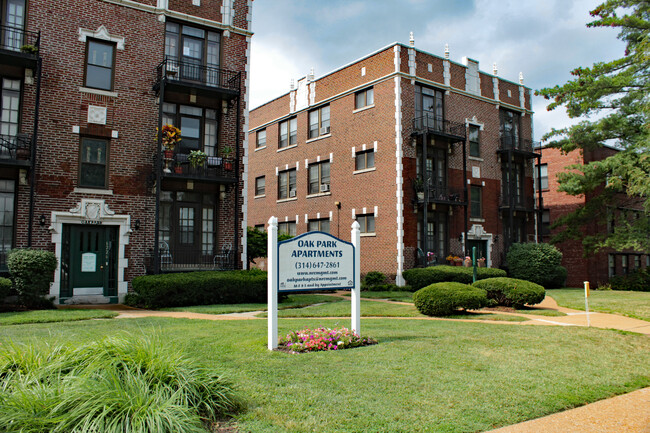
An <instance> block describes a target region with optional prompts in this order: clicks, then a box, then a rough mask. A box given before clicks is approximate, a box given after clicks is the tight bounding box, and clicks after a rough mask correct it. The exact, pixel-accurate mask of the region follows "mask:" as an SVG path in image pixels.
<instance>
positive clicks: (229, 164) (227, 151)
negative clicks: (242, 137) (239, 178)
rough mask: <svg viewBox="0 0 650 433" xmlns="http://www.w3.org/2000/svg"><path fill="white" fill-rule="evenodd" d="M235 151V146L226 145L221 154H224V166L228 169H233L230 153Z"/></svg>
mask: <svg viewBox="0 0 650 433" xmlns="http://www.w3.org/2000/svg"><path fill="white" fill-rule="evenodd" d="M233 151H234V150H233V148H232V147H230V146H224V147H223V148H222V149H221V154H222V155H223V168H225V169H226V170H228V171H230V170H232V160H231V159H230V155H232V153H233Z"/></svg>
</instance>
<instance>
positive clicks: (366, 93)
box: [354, 87, 375, 110]
mask: <svg viewBox="0 0 650 433" xmlns="http://www.w3.org/2000/svg"><path fill="white" fill-rule="evenodd" d="M374 93H375V92H374V90H373V88H372V87H371V88H369V89H365V90H362V91H360V92H357V93H355V94H354V109H355V110H358V109H359V108H363V107H368V106H370V105H374V103H375V95H374Z"/></svg>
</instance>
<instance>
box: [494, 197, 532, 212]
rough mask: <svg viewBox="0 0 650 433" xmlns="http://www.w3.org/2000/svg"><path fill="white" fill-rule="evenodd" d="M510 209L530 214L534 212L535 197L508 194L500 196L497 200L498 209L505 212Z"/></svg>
mask: <svg viewBox="0 0 650 433" xmlns="http://www.w3.org/2000/svg"><path fill="white" fill-rule="evenodd" d="M510 207H512V208H513V209H514V210H520V211H524V212H532V211H534V210H535V197H532V196H526V197H522V196H519V195H514V196H510V195H508V194H502V195H501V197H500V199H499V208H500V209H502V210H506V209H510Z"/></svg>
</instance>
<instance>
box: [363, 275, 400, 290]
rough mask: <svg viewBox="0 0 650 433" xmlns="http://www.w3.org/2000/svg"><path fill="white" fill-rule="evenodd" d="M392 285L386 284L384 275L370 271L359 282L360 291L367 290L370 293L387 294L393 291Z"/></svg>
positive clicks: (386, 279) (386, 280)
mask: <svg viewBox="0 0 650 433" xmlns="http://www.w3.org/2000/svg"><path fill="white" fill-rule="evenodd" d="M394 287H397V286H395V285H394V284H390V283H388V278H386V275H384V274H383V273H381V272H379V271H370V272H368V273H367V274H366V276H365V277H363V279H362V281H361V290H369V291H372V292H389V291H391V290H394Z"/></svg>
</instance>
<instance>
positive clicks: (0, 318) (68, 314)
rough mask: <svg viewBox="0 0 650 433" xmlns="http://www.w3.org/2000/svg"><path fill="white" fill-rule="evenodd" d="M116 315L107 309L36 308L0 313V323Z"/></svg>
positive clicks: (106, 317)
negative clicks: (34, 309)
mask: <svg viewBox="0 0 650 433" xmlns="http://www.w3.org/2000/svg"><path fill="white" fill-rule="evenodd" d="M115 316H117V313H116V312H115V311H108V310H37V311H20V312H11V313H0V325H22V324H26V323H52V322H72V321H76V320H89V319H110V318H113V317H115Z"/></svg>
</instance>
